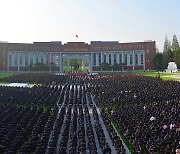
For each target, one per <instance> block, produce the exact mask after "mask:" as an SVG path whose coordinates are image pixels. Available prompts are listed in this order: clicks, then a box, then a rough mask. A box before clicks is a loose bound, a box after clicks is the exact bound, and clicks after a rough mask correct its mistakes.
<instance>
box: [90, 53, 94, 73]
mask: <svg viewBox="0 0 180 154" xmlns="http://www.w3.org/2000/svg"><path fill="white" fill-rule="evenodd" d="M90 72H93V54H92V52H91V58H90Z"/></svg>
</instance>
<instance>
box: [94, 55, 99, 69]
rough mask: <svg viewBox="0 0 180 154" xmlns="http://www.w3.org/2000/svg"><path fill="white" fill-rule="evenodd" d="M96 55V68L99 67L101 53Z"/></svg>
mask: <svg viewBox="0 0 180 154" xmlns="http://www.w3.org/2000/svg"><path fill="white" fill-rule="evenodd" d="M95 54H96V55H95V56H96V66H98V65H99V53H95Z"/></svg>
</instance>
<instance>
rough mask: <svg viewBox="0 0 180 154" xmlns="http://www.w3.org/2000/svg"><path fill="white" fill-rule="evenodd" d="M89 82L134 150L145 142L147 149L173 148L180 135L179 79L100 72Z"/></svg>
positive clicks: (90, 87) (171, 149)
mask: <svg viewBox="0 0 180 154" xmlns="http://www.w3.org/2000/svg"><path fill="white" fill-rule="evenodd" d="M89 82H90V86H89V91H90V92H92V93H93V94H95V95H96V96H97V98H99V99H100V102H103V103H104V104H106V106H107V107H108V110H109V113H112V115H113V117H114V119H115V120H116V121H117V122H118V123H119V126H120V127H121V129H122V130H123V132H124V134H125V136H126V137H127V139H128V140H129V142H130V143H132V144H133V146H134V147H135V150H136V151H138V152H140V151H141V150H142V147H143V146H145V147H146V148H147V150H148V151H150V152H151V153H155V152H158V151H161V152H164V153H168V152H169V153H173V152H175V149H176V147H178V144H179V138H180V136H179V131H178V130H179V129H180V128H179V127H180V126H179V125H180V121H179V118H178V117H179V113H180V107H179V101H180V83H179V82H176V81H166V82H165V81H162V80H161V79H159V78H150V77H141V76H137V75H124V76H106V77H104V76H102V77H98V78H96V79H89ZM150 118H151V119H150ZM154 118H155V120H153V119H154Z"/></svg>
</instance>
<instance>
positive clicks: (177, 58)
mask: <svg viewBox="0 0 180 154" xmlns="http://www.w3.org/2000/svg"><path fill="white" fill-rule="evenodd" d="M173 55H174V56H173V59H174V62H175V63H176V64H177V67H178V68H179V69H180V48H178V49H176V50H175V51H174V54H173Z"/></svg>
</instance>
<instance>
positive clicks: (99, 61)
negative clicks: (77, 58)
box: [99, 53, 101, 64]
mask: <svg viewBox="0 0 180 154" xmlns="http://www.w3.org/2000/svg"><path fill="white" fill-rule="evenodd" d="M99 64H101V53H99Z"/></svg>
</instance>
